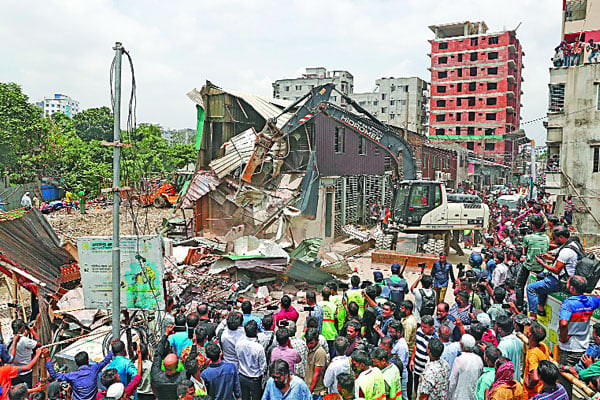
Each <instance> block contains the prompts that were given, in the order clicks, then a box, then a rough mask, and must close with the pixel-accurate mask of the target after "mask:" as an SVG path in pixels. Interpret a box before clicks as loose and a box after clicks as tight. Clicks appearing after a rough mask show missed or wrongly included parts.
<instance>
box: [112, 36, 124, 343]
mask: <svg viewBox="0 0 600 400" xmlns="http://www.w3.org/2000/svg"><path fill="white" fill-rule="evenodd" d="M113 50H114V51H115V72H114V74H115V75H114V76H115V87H114V93H115V98H114V99H113V100H114V105H115V106H114V110H113V114H114V126H113V238H112V336H113V338H118V337H120V332H121V249H120V247H119V246H120V240H119V206H120V203H121V192H120V190H119V189H120V186H121V59H122V56H123V46H122V44H121V43H120V42H116V43H115V47H113Z"/></svg>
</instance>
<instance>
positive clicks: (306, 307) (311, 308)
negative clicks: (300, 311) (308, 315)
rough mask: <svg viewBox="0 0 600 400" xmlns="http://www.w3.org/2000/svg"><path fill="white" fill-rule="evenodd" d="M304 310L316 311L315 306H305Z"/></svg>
mask: <svg viewBox="0 0 600 400" xmlns="http://www.w3.org/2000/svg"><path fill="white" fill-rule="evenodd" d="M304 311H315V307H314V306H304Z"/></svg>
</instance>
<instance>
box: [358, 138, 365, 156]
mask: <svg viewBox="0 0 600 400" xmlns="http://www.w3.org/2000/svg"><path fill="white" fill-rule="evenodd" d="M358 154H360V155H361V156H366V155H367V139H365V138H364V137H362V136H361V137H359V138H358Z"/></svg>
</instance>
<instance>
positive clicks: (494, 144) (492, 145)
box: [485, 143, 496, 151]
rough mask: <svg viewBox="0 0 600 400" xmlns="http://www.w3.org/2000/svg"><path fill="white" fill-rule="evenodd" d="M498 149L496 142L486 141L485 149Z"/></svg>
mask: <svg viewBox="0 0 600 400" xmlns="http://www.w3.org/2000/svg"><path fill="white" fill-rule="evenodd" d="M495 149H496V143H486V144H485V151H494V150H495Z"/></svg>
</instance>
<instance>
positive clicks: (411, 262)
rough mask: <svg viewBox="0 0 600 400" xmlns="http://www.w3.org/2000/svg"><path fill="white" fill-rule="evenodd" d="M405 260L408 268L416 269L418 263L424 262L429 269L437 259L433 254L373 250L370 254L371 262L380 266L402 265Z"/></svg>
mask: <svg viewBox="0 0 600 400" xmlns="http://www.w3.org/2000/svg"><path fill="white" fill-rule="evenodd" d="M407 259H408V263H407V266H409V267H418V265H419V263H422V262H424V263H425V264H426V265H427V268H428V269H430V268H431V267H432V266H433V263H434V262H435V261H436V260H437V259H438V257H437V256H436V255H435V254H425V253H401V252H399V251H394V250H382V249H376V250H373V253H372V254H371V262H374V263H380V264H388V265H391V264H394V263H396V264H400V265H404V263H405V262H406V260H407Z"/></svg>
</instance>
